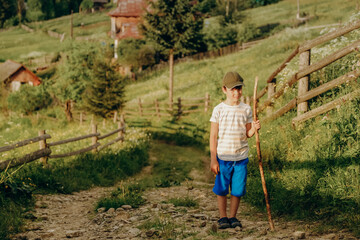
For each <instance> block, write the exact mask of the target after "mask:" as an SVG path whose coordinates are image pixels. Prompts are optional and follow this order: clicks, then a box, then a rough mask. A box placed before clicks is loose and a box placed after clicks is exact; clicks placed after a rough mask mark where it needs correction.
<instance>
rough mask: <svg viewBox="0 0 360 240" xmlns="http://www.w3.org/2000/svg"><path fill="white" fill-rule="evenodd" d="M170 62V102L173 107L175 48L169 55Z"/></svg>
mask: <svg viewBox="0 0 360 240" xmlns="http://www.w3.org/2000/svg"><path fill="white" fill-rule="evenodd" d="M169 64H170V79H169V104H170V108H171V109H172V107H173V106H172V104H173V88H174V49H170V55H169Z"/></svg>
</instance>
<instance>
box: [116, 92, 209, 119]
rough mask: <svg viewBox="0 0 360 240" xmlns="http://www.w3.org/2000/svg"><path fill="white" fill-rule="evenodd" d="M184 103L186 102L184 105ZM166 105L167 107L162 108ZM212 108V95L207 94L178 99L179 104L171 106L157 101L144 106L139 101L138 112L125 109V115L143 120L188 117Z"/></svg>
mask: <svg viewBox="0 0 360 240" xmlns="http://www.w3.org/2000/svg"><path fill="white" fill-rule="evenodd" d="M183 102H186V104H184V103H183ZM160 104H161V105H165V107H160ZM209 106H210V95H209V94H208V93H206V94H205V97H202V98H181V97H179V98H178V99H177V102H174V103H172V104H170V103H169V102H162V103H160V102H159V101H158V100H157V99H155V101H154V103H152V104H144V103H143V101H142V99H140V98H139V99H138V108H137V109H138V110H137V111H136V110H129V109H128V108H125V110H124V111H123V113H124V114H125V115H126V116H127V117H129V118H132V117H137V118H139V117H141V118H153V117H158V118H161V117H176V118H178V119H179V118H181V117H186V116H187V114H189V113H194V112H207V111H208V110H209Z"/></svg>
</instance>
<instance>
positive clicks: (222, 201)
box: [217, 195, 227, 218]
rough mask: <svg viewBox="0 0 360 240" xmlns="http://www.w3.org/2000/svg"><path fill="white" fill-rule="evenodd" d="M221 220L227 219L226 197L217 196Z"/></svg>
mask: <svg viewBox="0 0 360 240" xmlns="http://www.w3.org/2000/svg"><path fill="white" fill-rule="evenodd" d="M217 202H218V207H219V214H220V218H223V217H226V216H227V215H226V196H220V195H217Z"/></svg>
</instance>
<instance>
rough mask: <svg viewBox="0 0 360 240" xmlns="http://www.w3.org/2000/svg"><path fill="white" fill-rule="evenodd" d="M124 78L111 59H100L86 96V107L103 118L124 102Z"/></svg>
mask: <svg viewBox="0 0 360 240" xmlns="http://www.w3.org/2000/svg"><path fill="white" fill-rule="evenodd" d="M124 87H125V84H124V78H122V77H121V76H120V75H119V74H118V73H117V72H116V71H115V69H114V68H113V67H112V66H111V64H110V60H98V61H96V63H95V65H94V68H93V79H92V81H91V84H90V86H89V88H88V89H87V91H86V95H85V97H84V107H85V108H86V109H87V110H88V111H90V112H92V113H94V114H95V115H98V116H101V117H103V118H105V117H108V116H109V115H110V113H112V112H114V111H117V110H119V108H121V107H122V106H123V104H124Z"/></svg>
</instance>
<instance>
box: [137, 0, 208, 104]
mask: <svg viewBox="0 0 360 240" xmlns="http://www.w3.org/2000/svg"><path fill="white" fill-rule="evenodd" d="M149 4H150V10H149V11H147V12H146V14H145V16H144V23H143V24H142V25H141V26H140V28H141V30H142V32H143V34H144V36H145V37H146V38H147V39H148V40H150V41H152V42H155V43H156V44H157V46H158V47H159V49H160V50H161V51H162V52H163V53H164V54H166V55H168V56H169V63H170V82H169V85H170V86H169V100H170V102H172V94H173V87H172V86H173V68H174V64H173V60H174V54H188V53H191V52H195V51H198V50H199V49H201V48H204V46H205V45H204V43H203V36H202V34H201V29H202V27H203V17H202V15H201V13H200V12H199V11H197V8H196V7H197V5H196V1H190V0H158V1H149Z"/></svg>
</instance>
